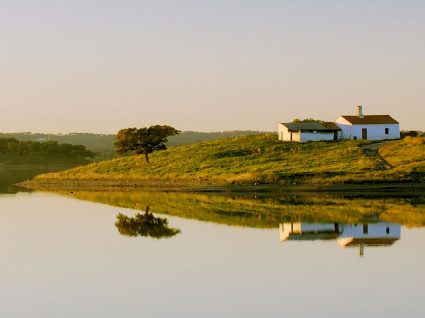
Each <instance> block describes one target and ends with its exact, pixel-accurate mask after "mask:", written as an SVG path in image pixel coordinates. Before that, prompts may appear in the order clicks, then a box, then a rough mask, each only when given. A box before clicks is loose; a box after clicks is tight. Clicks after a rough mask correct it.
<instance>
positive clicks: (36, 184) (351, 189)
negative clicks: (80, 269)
mask: <svg viewBox="0 0 425 318" xmlns="http://www.w3.org/2000/svg"><path fill="white" fill-rule="evenodd" d="M15 186H17V187H20V188H26V189H28V190H48V191H87V192H108V191H117V192H118V191H119V192H192V193H210V194H214V193H216V194H220V193H222V194H225V193H228V194H237V193H240V194H243V193H259V194H275V195H277V194H282V193H336V194H338V193H339V194H347V195H350V194H363V195H368V194H369V195H373V194H387V195H395V194H396V195H425V183H401V182H391V183H388V182H387V183H361V184H358V183H357V184H348V183H347V184H296V185H279V184H238V185H235V184H213V183H197V182H189V183H187V182H186V183H183V182H181V183H179V182H175V183H173V182H140V181H131V182H130V181H129V182H122V181H121V180H119V181H118V180H117V181H112V180H110V181H107V180H102V181H98V180H90V181H63V180H61V181H52V180H49V181H36V180H29V181H24V182H20V183H17V184H16V185H15Z"/></svg>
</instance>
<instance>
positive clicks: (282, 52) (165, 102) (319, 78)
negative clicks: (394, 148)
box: [0, 0, 425, 133]
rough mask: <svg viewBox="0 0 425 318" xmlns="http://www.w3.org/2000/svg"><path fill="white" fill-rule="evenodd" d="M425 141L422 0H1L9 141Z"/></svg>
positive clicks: (1, 101) (2, 96)
mask: <svg viewBox="0 0 425 318" xmlns="http://www.w3.org/2000/svg"><path fill="white" fill-rule="evenodd" d="M358 104H362V105H364V106H365V113H366V114H391V115H393V116H394V117H395V118H396V119H398V120H399V121H400V123H401V126H402V129H425V124H424V119H425V115H424V114H425V1H423V0H418V1H414V0H400V1H393V0H355V1H354V0H351V1H348V0H333V1H332V0H320V1H319V0H311V1H307V0H256V1H254V0H178V1H177V0H169V1H165V0H150V1H143V0H134V1H132V0H120V1H118V0H72V1H69V0H34V1H31V0H0V110H1V117H0V118H1V120H0V131H9V132H11V131H33V132H35V131H37V132H73V131H81V132H82V131H86V132H102V133H103V132H105V133H113V132H116V131H118V130H119V129H120V128H125V127H133V126H137V127H141V126H147V125H151V124H157V123H160V124H169V125H172V126H175V127H176V128H178V129H181V130H200V131H217V130H236V129H253V130H275V129H276V126H277V122H279V121H280V122H285V121H290V120H292V119H294V118H305V117H315V118H321V119H325V120H334V119H336V118H337V117H338V116H339V115H340V114H351V113H354V111H355V105H358Z"/></svg>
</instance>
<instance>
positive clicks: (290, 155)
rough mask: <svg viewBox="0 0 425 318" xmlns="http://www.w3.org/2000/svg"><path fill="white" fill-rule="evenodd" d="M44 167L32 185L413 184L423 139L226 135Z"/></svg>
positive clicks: (424, 164)
mask: <svg viewBox="0 0 425 318" xmlns="http://www.w3.org/2000/svg"><path fill="white" fill-rule="evenodd" d="M150 161H151V162H150V163H146V162H145V160H144V156H139V155H135V156H129V157H121V158H116V159H113V160H109V161H104V162H100V163H94V164H89V165H84V166H80V167H77V168H74V169H70V170H65V171H61V172H56V173H48V174H43V175H39V176H37V177H35V178H34V179H33V180H31V181H28V182H24V183H23V185H25V186H28V187H33V188H58V189H66V188H75V187H78V188H81V187H83V188H93V189H100V188H105V187H121V188H126V187H199V186H227V185H260V184H269V185H300V184H302V185H313V186H323V185H340V184H388V183H398V184H400V183H410V184H421V183H423V182H424V181H425V138H424V137H417V138H413V137H407V138H405V139H403V140H394V141H387V142H376V141H375V142H372V141H350V140H348V141H337V142H334V141H332V142H307V143H296V142H281V141H278V140H277V136H276V135H275V134H262V135H254V136H246V137H237V138H228V139H222V140H217V141H210V142H203V143H198V144H194V145H187V146H181V147H177V148H172V149H169V150H166V151H160V152H155V153H154V154H152V155H151V160H150Z"/></svg>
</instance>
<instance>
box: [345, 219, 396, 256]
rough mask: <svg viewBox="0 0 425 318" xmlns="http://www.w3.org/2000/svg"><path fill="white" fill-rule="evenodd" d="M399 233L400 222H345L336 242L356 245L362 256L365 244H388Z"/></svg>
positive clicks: (348, 245)
mask: <svg viewBox="0 0 425 318" xmlns="http://www.w3.org/2000/svg"><path fill="white" fill-rule="evenodd" d="M400 234H401V225H400V224H394V223H384V222H381V223H371V224H352V225H349V224H346V225H344V226H343V231H342V233H341V235H340V236H339V237H338V239H337V243H338V244H339V246H341V247H358V248H359V255H360V256H363V254H364V248H365V246H390V245H392V244H394V242H396V241H397V240H399V239H400Z"/></svg>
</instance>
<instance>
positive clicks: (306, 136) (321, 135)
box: [300, 132, 334, 141]
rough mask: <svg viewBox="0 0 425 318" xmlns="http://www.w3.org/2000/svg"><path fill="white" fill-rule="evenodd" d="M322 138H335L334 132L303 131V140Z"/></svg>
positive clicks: (319, 139) (318, 139)
mask: <svg viewBox="0 0 425 318" xmlns="http://www.w3.org/2000/svg"><path fill="white" fill-rule="evenodd" d="M321 140H334V133H333V132H330V133H324V132H321V133H319V132H317V133H310V132H309V133H307V132H302V133H301V140H300V141H321Z"/></svg>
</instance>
